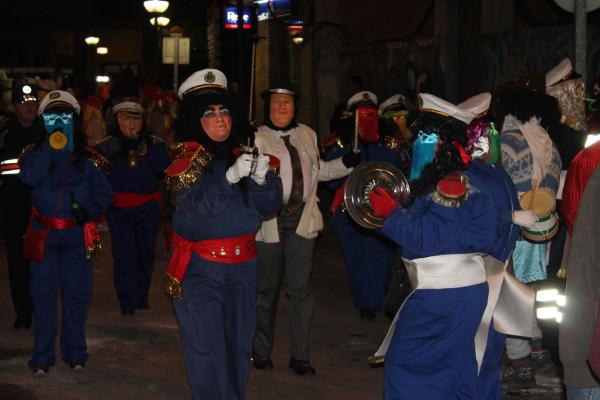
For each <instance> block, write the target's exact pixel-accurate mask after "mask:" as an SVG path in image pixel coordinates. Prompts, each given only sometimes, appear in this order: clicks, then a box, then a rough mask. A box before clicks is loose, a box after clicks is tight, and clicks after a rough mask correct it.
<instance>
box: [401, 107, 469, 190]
mask: <svg viewBox="0 0 600 400" xmlns="http://www.w3.org/2000/svg"><path fill="white" fill-rule="evenodd" d="M466 129H467V124H465V123H464V122H462V121H460V120H458V119H456V118H452V117H447V116H442V115H437V114H434V113H429V112H421V113H420V114H419V116H418V117H417V118H416V120H415V121H414V122H413V123H412V125H411V127H410V130H411V131H412V132H413V133H414V135H415V137H416V136H417V134H418V133H419V131H422V132H435V133H436V134H437V135H438V136H439V138H440V140H439V142H438V144H437V150H436V153H435V157H434V158H433V161H432V162H431V163H430V164H428V165H427V166H425V168H423V171H422V172H421V177H420V178H419V179H417V180H416V181H414V182H411V184H410V198H411V201H414V200H415V199H416V198H417V197H419V196H421V195H425V194H428V193H431V192H432V191H433V190H434V188H435V187H436V185H437V184H438V182H439V181H440V180H441V179H442V178H443V177H444V176H446V175H448V174H449V173H451V172H453V171H457V170H459V171H462V170H464V169H465V168H466V165H465V164H464V162H463V160H462V158H461V155H460V152H459V151H458V149H457V148H456V147H455V146H454V145H453V144H452V142H453V141H456V142H458V143H459V144H460V145H462V146H463V147H464V146H466V144H467V137H466Z"/></svg>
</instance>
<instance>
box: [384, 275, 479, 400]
mask: <svg viewBox="0 0 600 400" xmlns="http://www.w3.org/2000/svg"><path fill="white" fill-rule="evenodd" d="M487 295H488V285H487V283H481V284H478V285H473V286H467V287H464V288H457V289H419V290H416V291H415V292H414V293H413V294H412V295H411V296H410V297H409V298H408V299H407V301H406V303H405V304H404V307H403V308H402V310H401V312H400V315H399V319H398V321H397V324H396V330H395V332H394V335H393V337H392V341H391V343H390V347H389V349H388V351H387V354H386V355H385V367H384V368H385V369H384V374H385V385H384V391H385V398H386V399H387V400H392V399H394V400H407V399H411V400H422V399H427V400H438V399H439V400H448V399H475V398H476V397H475V390H476V385H477V361H476V359H475V344H474V338H475V333H476V332H477V327H478V326H479V321H480V320H481V317H482V315H483V311H484V309H485V306H486V303H487Z"/></svg>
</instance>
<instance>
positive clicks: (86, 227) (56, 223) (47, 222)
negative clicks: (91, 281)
mask: <svg viewBox="0 0 600 400" xmlns="http://www.w3.org/2000/svg"><path fill="white" fill-rule="evenodd" d="M31 216H32V217H33V219H35V220H36V221H37V222H38V223H39V224H40V225H42V226H43V227H45V228H47V229H69V228H73V227H75V226H77V223H76V222H75V218H53V217H46V216H45V215H42V214H40V213H39V212H38V210H36V209H35V207H33V208H32V209H31ZM28 229H31V226H30V227H29V228H28ZM83 239H84V243H85V251H86V256H87V257H88V258H89V257H90V256H91V255H97V254H98V252H99V251H100V250H101V249H102V244H101V243H100V235H99V234H98V231H97V230H96V221H88V222H86V223H85V224H83Z"/></svg>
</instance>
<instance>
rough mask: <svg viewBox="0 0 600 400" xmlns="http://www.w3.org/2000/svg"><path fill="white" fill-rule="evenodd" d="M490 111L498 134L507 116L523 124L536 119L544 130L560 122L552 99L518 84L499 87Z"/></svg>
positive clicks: (554, 101) (556, 103) (556, 106)
mask: <svg viewBox="0 0 600 400" xmlns="http://www.w3.org/2000/svg"><path fill="white" fill-rule="evenodd" d="M491 111H492V115H493V118H494V120H496V122H497V128H498V131H499V132H502V124H503V123H504V118H505V117H506V116H507V115H509V114H510V115H512V116H514V117H515V118H517V119H518V120H519V121H521V122H523V123H525V122H527V121H529V120H530V119H531V118H532V117H537V118H539V119H540V125H542V126H543V127H544V128H545V129H546V130H548V127H550V126H552V125H555V124H556V123H557V122H560V110H559V108H558V102H557V101H556V99H555V98H554V97H552V96H549V95H547V94H545V93H540V92H536V91H534V90H532V89H530V88H529V87H526V86H522V85H518V84H506V85H504V86H501V87H499V88H498V89H497V90H496V93H495V95H494V99H493V102H492V109H491Z"/></svg>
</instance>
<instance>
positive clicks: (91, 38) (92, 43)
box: [83, 36, 100, 46]
mask: <svg viewBox="0 0 600 400" xmlns="http://www.w3.org/2000/svg"><path fill="white" fill-rule="evenodd" d="M83 40H84V41H85V44H87V45H88V46H95V45H97V44H98V43H99V42H100V38H99V37H97V36H88V37H86V38H85V39H83Z"/></svg>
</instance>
